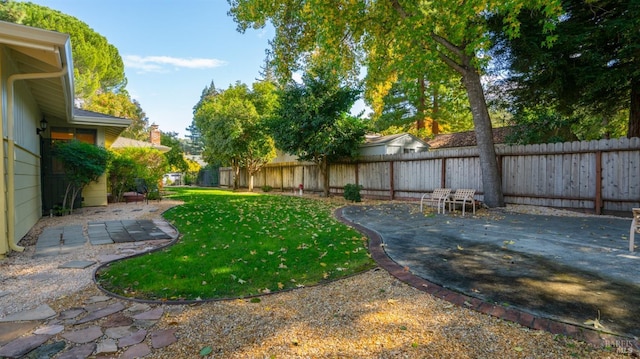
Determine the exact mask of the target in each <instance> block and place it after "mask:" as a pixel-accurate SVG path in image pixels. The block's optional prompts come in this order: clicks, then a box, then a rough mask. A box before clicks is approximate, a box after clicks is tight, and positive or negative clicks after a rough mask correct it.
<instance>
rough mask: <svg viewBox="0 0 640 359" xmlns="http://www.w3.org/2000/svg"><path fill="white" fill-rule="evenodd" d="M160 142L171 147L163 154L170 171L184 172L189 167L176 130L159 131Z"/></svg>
mask: <svg viewBox="0 0 640 359" xmlns="http://www.w3.org/2000/svg"><path fill="white" fill-rule="evenodd" d="M160 144H162V145H164V146H168V147H171V150H169V151H168V152H165V154H164V157H165V158H166V159H167V163H168V164H169V170H171V172H186V171H187V170H188V169H189V164H188V163H187V161H186V160H185V158H184V151H183V150H182V144H181V143H180V140H179V139H178V134H177V133H176V132H162V133H160Z"/></svg>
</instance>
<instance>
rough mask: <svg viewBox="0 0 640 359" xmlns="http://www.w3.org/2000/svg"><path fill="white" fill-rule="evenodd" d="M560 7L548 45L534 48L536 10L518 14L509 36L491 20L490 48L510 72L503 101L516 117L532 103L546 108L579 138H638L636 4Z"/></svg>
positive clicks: (578, 1)
mask: <svg viewBox="0 0 640 359" xmlns="http://www.w3.org/2000/svg"><path fill="white" fill-rule="evenodd" d="M562 8H563V15H562V17H561V21H559V22H558V24H557V31H556V33H557V40H556V43H555V45H554V46H552V47H543V46H540V43H541V42H543V41H544V35H543V34H541V29H540V19H541V18H542V17H543V16H544V15H543V14H541V13H540V12H535V11H534V12H528V13H522V14H521V15H520V16H519V19H520V22H521V23H522V26H521V30H520V36H519V37H517V38H511V37H508V36H506V35H505V34H504V32H503V31H502V30H501V27H500V24H501V23H502V18H501V17H496V18H495V19H494V22H493V23H494V24H495V25H494V26H495V30H494V33H495V34H496V38H497V41H496V44H497V47H496V53H497V54H498V55H501V57H502V59H503V60H504V61H505V62H507V63H508V67H507V69H508V70H509V74H510V75H511V76H510V77H509V78H508V79H509V84H508V86H507V88H508V89H511V91H510V94H511V95H512V97H511V98H510V101H512V104H511V106H512V107H513V108H515V110H516V112H519V113H520V114H522V113H523V112H528V109H531V108H534V106H535V104H543V105H544V106H545V107H546V108H547V109H548V108H553V109H554V110H555V111H556V112H557V113H558V115H557V117H558V118H562V119H563V121H564V122H565V123H567V124H568V125H569V126H568V128H567V129H568V130H569V131H572V132H573V134H574V135H576V136H578V137H581V138H586V139H596V138H602V137H608V136H612V137H613V136H616V137H619V136H620V135H624V134H625V133H626V134H627V136H629V137H633V136H636V137H640V56H639V51H638V43H640V31H638V29H640V2H638V1H626V0H593V1H585V0H563V1H562ZM546 112H547V111H545V110H542V111H541V113H542V116H545V113H546ZM621 112H623V113H625V114H626V115H627V116H628V119H627V124H626V126H624V125H622V124H621V123H620V121H619V119H620V118H621V116H620V114H621ZM523 117H524V118H527V116H526V115H525V116H521V117H517V118H523Z"/></svg>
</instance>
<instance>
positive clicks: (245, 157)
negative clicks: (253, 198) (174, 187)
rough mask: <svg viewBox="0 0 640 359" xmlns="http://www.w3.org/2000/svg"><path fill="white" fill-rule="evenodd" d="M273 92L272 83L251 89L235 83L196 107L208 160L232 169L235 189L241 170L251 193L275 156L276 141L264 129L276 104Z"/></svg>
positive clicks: (258, 85) (207, 97)
mask: <svg viewBox="0 0 640 359" xmlns="http://www.w3.org/2000/svg"><path fill="white" fill-rule="evenodd" d="M274 92H275V86H274V85H273V84H265V83H263V82H257V83H255V84H254V85H253V89H252V90H250V89H249V87H248V86H247V85H245V84H242V83H236V84H235V85H231V86H229V88H228V89H226V90H224V91H221V92H219V93H216V95H214V96H203V98H202V99H201V101H200V103H199V104H198V105H197V106H196V109H195V114H194V121H195V124H196V126H197V127H198V128H199V129H200V131H201V132H202V134H203V136H204V140H205V150H204V156H205V159H206V160H207V162H209V163H216V162H222V163H223V164H225V165H229V166H231V167H232V168H233V170H234V174H235V176H234V188H235V189H237V188H238V179H239V173H240V168H242V167H244V168H246V169H247V173H248V175H249V191H252V190H253V175H254V174H255V173H256V172H257V171H259V170H260V169H261V168H262V166H264V165H265V164H266V163H268V162H269V161H270V160H271V159H273V158H274V157H275V147H274V144H273V140H272V139H271V137H270V136H269V134H268V133H267V131H266V130H267V129H266V127H265V119H266V118H268V116H270V115H271V111H272V110H273V106H274V105H275V101H274V100H273V96H274V95H273V93H274Z"/></svg>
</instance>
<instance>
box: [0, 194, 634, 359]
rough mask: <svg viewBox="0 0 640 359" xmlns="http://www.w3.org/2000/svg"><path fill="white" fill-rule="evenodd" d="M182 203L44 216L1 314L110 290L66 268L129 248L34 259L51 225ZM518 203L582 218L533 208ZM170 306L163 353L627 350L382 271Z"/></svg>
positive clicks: (4, 274) (1, 288) (506, 354)
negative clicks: (481, 309)
mask: <svg viewBox="0 0 640 359" xmlns="http://www.w3.org/2000/svg"><path fill="white" fill-rule="evenodd" d="M177 204H178V203H177V202H173V201H168V200H163V201H161V202H151V203H149V204H147V205H142V204H114V205H109V206H108V207H106V208H86V209H83V210H81V213H78V214H74V215H71V216H66V217H58V218H43V219H42V220H41V221H40V222H38V224H37V225H36V226H35V227H34V228H33V230H32V231H31V233H30V234H29V235H28V236H27V237H25V239H24V240H23V241H22V242H21V244H22V245H24V246H26V250H25V251H24V252H22V253H12V255H11V256H9V257H8V258H6V259H4V260H2V261H0V295H3V294H5V295H4V296H2V297H0V317H2V316H5V315H7V314H10V313H13V312H17V311H20V310H23V309H27V308H33V307H35V306H37V305H38V304H42V303H47V304H49V305H50V306H51V307H52V308H53V309H54V310H56V311H60V310H63V309H68V308H73V307H77V306H79V305H80V304H81V303H84V302H85V301H86V300H87V298H89V297H90V296H92V295H99V294H101V292H100V291H99V290H98V289H97V288H96V287H95V285H93V282H92V272H93V269H91V268H89V269H84V270H70V269H64V270H62V269H58V268H57V267H58V265H59V264H62V263H64V262H67V261H69V260H74V259H82V260H85V259H91V260H99V258H100V256H101V255H105V254H112V253H115V252H118V251H120V250H122V248H121V247H119V245H116V244H114V245H106V246H91V245H90V244H87V245H85V248H84V250H80V251H77V252H76V253H73V254H70V255H66V256H60V257H41V258H32V255H33V251H34V244H35V238H37V235H38V234H39V233H40V232H41V231H42V228H44V227H45V226H61V225H70V224H82V225H86V223H87V222H88V221H92V220H112V219H123V218H127V219H136V218H138V219H157V218H160V214H161V213H162V212H163V211H164V210H166V209H168V208H170V207H171V206H174V205H177ZM366 204H371V203H366ZM140 208H142V210H139V209H140ZM509 210H514V211H519V212H522V211H524V212H528V213H547V214H548V213H551V214H556V215H583V214H577V213H574V212H567V211H558V210H551V209H546V208H543V207H530V206H512V207H510V208H509ZM7 293H8V294H7ZM163 307H164V308H165V313H166V314H165V315H164V316H163V318H162V319H161V321H160V322H159V323H158V326H159V327H162V328H176V329H177V333H176V335H177V336H178V338H179V340H178V342H177V343H174V344H172V345H170V346H168V347H166V348H163V349H160V350H155V351H154V353H153V355H152V356H153V357H154V358H199V357H208V358H343V357H344V358H441V357H444V358H450V357H456V358H573V357H581V358H617V357H628V356H625V355H623V354H619V353H617V351H618V349H617V348H615V347H614V348H595V347H592V346H589V345H587V344H585V343H581V342H577V341H574V340H571V339H568V338H565V337H559V336H554V335H552V334H549V333H547V332H542V331H535V330H531V329H528V328H524V327H521V326H519V325H516V324H513V323H510V322H506V321H503V320H499V319H496V318H494V317H491V316H487V315H484V314H480V313H477V312H475V311H472V310H469V309H467V308H463V307H458V306H455V305H452V304H451V303H449V302H446V301H443V300H440V299H437V298H435V297H432V296H430V295H428V294H425V293H423V292H420V291H418V290H417V289H415V288H412V287H409V286H407V285H405V284H403V283H401V282H399V281H398V280H396V279H395V278H393V277H392V276H391V275H389V274H388V273H386V272H385V271H383V270H379V269H376V270H372V271H368V272H365V273H361V274H358V275H355V276H352V277H350V278H345V279H342V280H339V281H336V282H333V283H330V284H327V285H322V286H317V287H309V288H301V289H297V290H293V291H290V292H284V293H277V294H272V295H268V296H264V297H261V298H260V301H259V302H257V303H256V302H254V301H250V300H231V301H221V302H213V303H203V304H199V305H190V306H187V305H179V306H167V305H164V306H163ZM612 344H613V345H615V343H612ZM201 352H202V354H205V355H201ZM206 353H208V354H206Z"/></svg>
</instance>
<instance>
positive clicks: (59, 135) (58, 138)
mask: <svg viewBox="0 0 640 359" xmlns="http://www.w3.org/2000/svg"><path fill="white" fill-rule="evenodd" d="M97 137H98V136H97V132H96V130H93V129H88V128H69V127H53V128H51V147H54V146H55V145H56V143H61V142H68V141H71V140H78V141H80V142H84V143H90V144H92V145H95V144H96V139H97ZM51 167H52V172H53V173H54V174H63V173H64V168H63V167H62V163H60V161H58V159H57V158H55V157H53V158H52V166H51Z"/></svg>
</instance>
